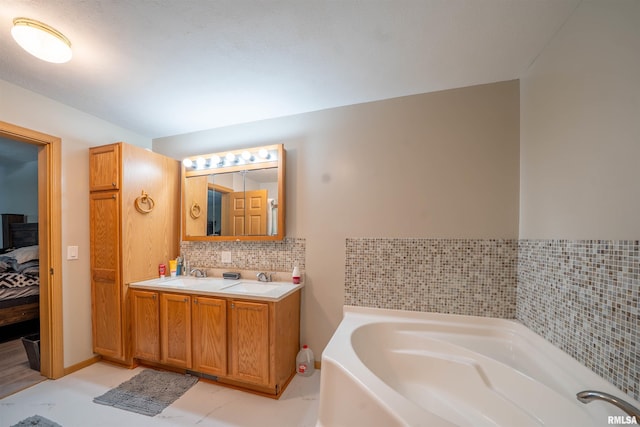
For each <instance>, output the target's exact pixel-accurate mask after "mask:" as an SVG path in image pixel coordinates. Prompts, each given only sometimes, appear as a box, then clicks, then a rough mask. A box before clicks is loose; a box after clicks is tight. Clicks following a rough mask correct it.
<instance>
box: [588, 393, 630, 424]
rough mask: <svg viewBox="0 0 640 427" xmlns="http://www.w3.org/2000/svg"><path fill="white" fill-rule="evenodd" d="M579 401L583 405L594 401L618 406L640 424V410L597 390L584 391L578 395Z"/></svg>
mask: <svg viewBox="0 0 640 427" xmlns="http://www.w3.org/2000/svg"><path fill="white" fill-rule="evenodd" d="M576 397H577V398H578V400H579V401H580V402H582V403H589V402H591V401H592V400H604V401H605V402H609V403H611V404H612V405H615V406H617V407H618V408H620V409H622V410H623V411H624V412H626V413H627V414H629V415H631V416H633V417H635V418H636V421H639V422H640V409H638V408H636V407H635V406H633V405H632V404H630V403H629V402H625V401H624V400H622V399H620V398H618V397H615V396H613V395H611V394H609V393H604V392H602V391H595V390H584V391H581V392H580V393H578V394H577V395H576Z"/></svg>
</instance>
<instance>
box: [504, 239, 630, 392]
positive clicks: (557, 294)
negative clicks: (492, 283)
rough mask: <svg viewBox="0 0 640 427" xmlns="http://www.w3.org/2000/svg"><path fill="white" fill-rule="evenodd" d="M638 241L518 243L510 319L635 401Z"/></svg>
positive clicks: (522, 241)
mask: <svg viewBox="0 0 640 427" xmlns="http://www.w3.org/2000/svg"><path fill="white" fill-rule="evenodd" d="M639 289H640V244H639V241H638V240H618V241H613V240H520V241H519V243H518V289H517V303H516V304H517V308H516V317H517V319H518V320H520V321H521V322H522V323H523V324H525V325H526V326H527V327H528V328H530V329H531V330H533V331H535V332H536V333H538V334H539V335H541V336H542V337H544V338H545V339H547V340H548V341H550V342H551V343H552V344H554V345H555V346H557V347H559V348H560V349H562V350H563V351H565V352H566V353H568V354H570V355H571V356H572V357H574V358H575V359H577V360H578V361H580V362H581V363H582V364H584V365H585V366H587V367H588V368H590V369H591V370H592V371H594V372H595V373H596V374H598V375H600V376H601V377H603V378H605V379H607V380H608V381H610V382H611V383H613V384H614V385H615V386H617V387H618V388H620V389H621V390H622V391H624V392H625V393H627V394H628V395H629V396H631V397H633V398H634V399H636V400H638V399H639V398H640V369H639V368H640V353H639V350H640V341H639V340H638V338H639V332H638V327H639V326H640V317H639V316H638V314H639V309H638V298H639Z"/></svg>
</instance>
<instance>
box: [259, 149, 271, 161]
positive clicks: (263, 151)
mask: <svg viewBox="0 0 640 427" xmlns="http://www.w3.org/2000/svg"><path fill="white" fill-rule="evenodd" d="M258 156H260V158H261V159H268V158H269V157H271V156H270V155H269V152H268V151H267V150H266V149H264V148H262V149H260V151H258Z"/></svg>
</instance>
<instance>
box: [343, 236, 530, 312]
mask: <svg viewBox="0 0 640 427" xmlns="http://www.w3.org/2000/svg"><path fill="white" fill-rule="evenodd" d="M517 247H518V246H517V240H515V239H389V238H348V239H347V240H346V265H345V301H344V303H345V304H346V305H355V306H363V307H375V308H389V309H400V310H410V311H431V312H438V313H452V314H465V315H473V316H489V317H502V318H511V319H513V318H515V312H516V292H515V289H516V267H517Z"/></svg>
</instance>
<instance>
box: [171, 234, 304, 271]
mask: <svg viewBox="0 0 640 427" xmlns="http://www.w3.org/2000/svg"><path fill="white" fill-rule="evenodd" d="M180 252H181V253H182V254H183V255H184V256H185V258H186V259H187V261H188V262H189V263H190V265H191V267H204V268H224V269H239V270H257V271H281V272H291V271H292V270H293V267H294V265H297V266H298V267H299V268H300V270H302V271H304V270H305V252H306V242H305V239H300V238H285V239H283V240H282V241H252V242H245V241H242V242H192V241H183V242H182V243H181V244H180ZM222 252H230V253H231V262H230V263H223V262H222Z"/></svg>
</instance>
